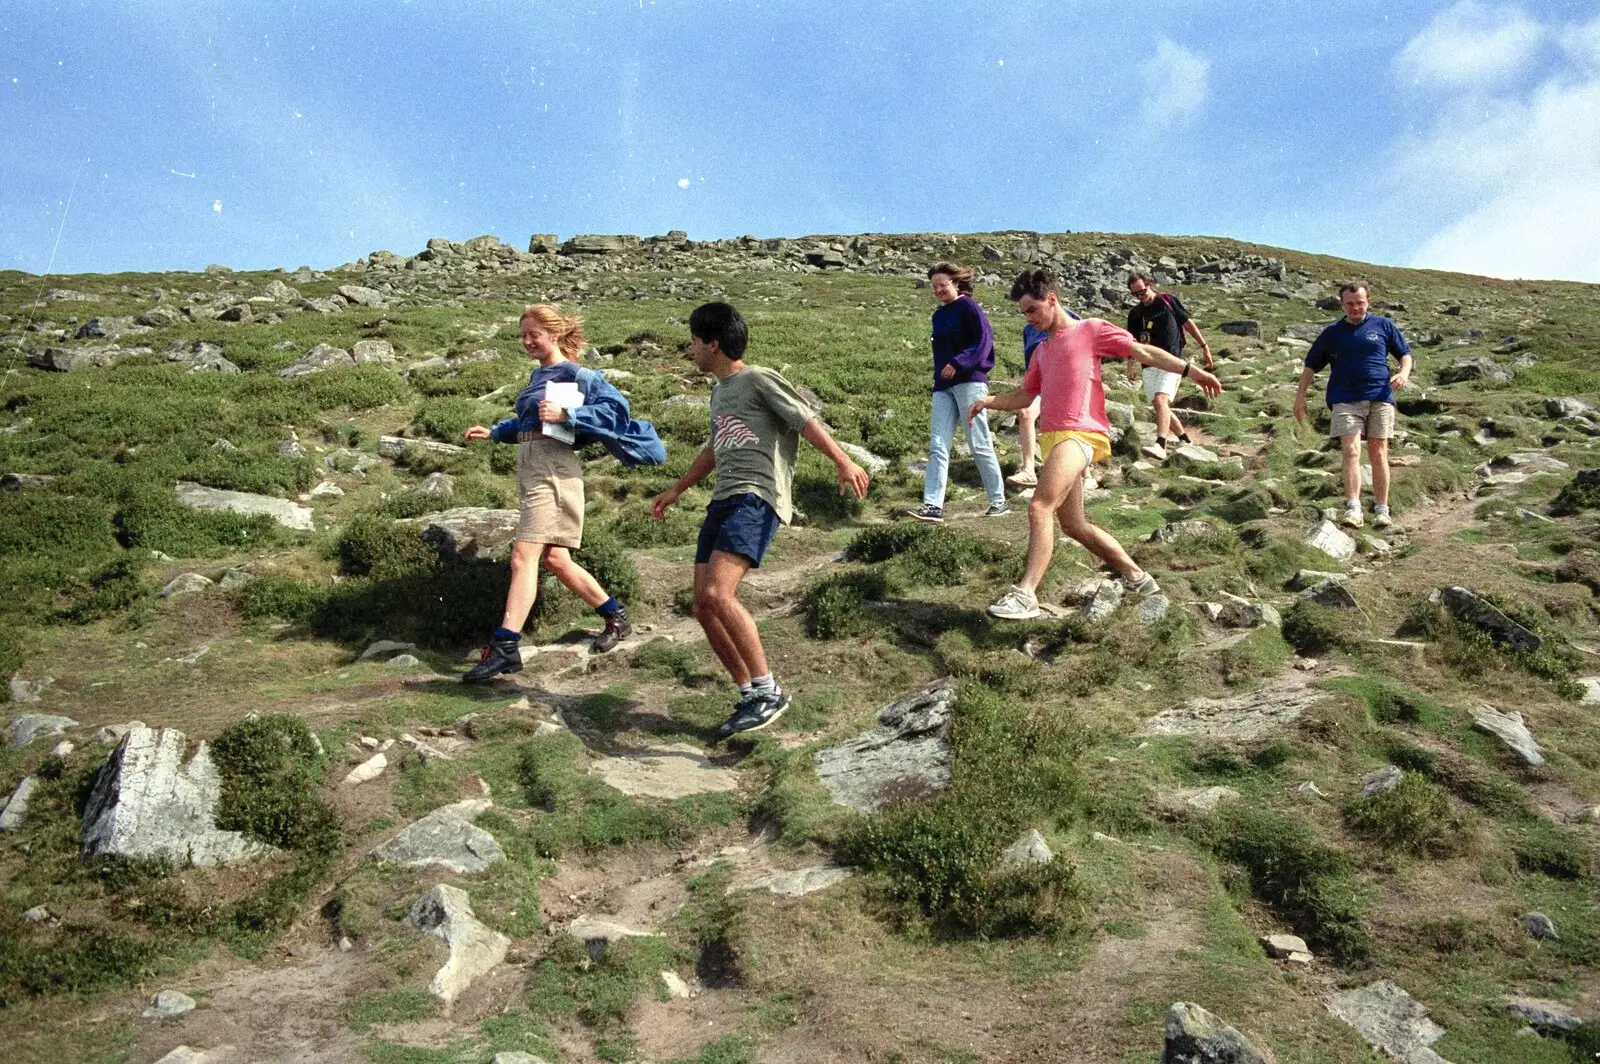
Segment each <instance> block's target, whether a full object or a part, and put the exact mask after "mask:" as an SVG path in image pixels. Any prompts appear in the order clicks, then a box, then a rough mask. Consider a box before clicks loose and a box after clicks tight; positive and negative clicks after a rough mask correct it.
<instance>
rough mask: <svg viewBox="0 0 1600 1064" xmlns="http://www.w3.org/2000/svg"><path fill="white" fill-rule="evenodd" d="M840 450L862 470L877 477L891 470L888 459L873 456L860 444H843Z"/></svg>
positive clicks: (840, 445)
mask: <svg viewBox="0 0 1600 1064" xmlns="http://www.w3.org/2000/svg"><path fill="white" fill-rule="evenodd" d="M839 448H840V450H842V451H844V453H845V454H847V455H849V456H850V457H851V458H853V459H854V460H855V463H856V465H858V466H860V467H861V468H862V469H865V470H866V471H867V472H868V473H871V474H872V475H873V476H877V475H878V474H879V473H882V472H884V471H885V470H886V469H888V468H889V460H888V459H887V458H882V457H880V456H878V455H875V454H873V453H872V452H871V451H869V450H867V449H866V448H865V447H862V446H861V445H860V444H856V443H841V444H839Z"/></svg>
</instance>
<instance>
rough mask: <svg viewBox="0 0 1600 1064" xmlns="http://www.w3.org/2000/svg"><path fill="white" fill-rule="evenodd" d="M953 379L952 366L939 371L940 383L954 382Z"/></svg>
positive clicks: (954, 369)
mask: <svg viewBox="0 0 1600 1064" xmlns="http://www.w3.org/2000/svg"><path fill="white" fill-rule="evenodd" d="M955 378H956V368H955V366H953V365H950V366H946V367H945V368H944V369H942V370H940V371H939V379H940V380H942V381H951V380H955Z"/></svg>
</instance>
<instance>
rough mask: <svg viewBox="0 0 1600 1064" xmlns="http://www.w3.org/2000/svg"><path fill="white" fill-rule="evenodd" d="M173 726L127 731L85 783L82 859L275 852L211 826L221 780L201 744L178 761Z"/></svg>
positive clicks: (179, 739) (198, 859)
mask: <svg viewBox="0 0 1600 1064" xmlns="http://www.w3.org/2000/svg"><path fill="white" fill-rule="evenodd" d="M184 746H185V737H184V734H183V732H181V731H178V730H177V729H176V728H161V729H153V728H146V727H142V726H140V727H129V728H128V730H127V732H126V733H125V734H124V735H123V737H122V741H121V742H120V743H118V744H117V748H116V749H115V750H113V751H112V753H111V756H110V757H109V758H107V759H106V763H105V764H104V765H102V766H101V767H100V770H99V771H98V772H97V773H96V774H95V776H94V780H93V782H92V783H91V785H90V791H89V800H88V802H87V803H86V804H85V806H84V811H83V843H82V846H81V850H80V854H81V856H82V858H83V859H84V860H85V861H88V860H91V859H93V858H95V857H100V856H102V855H105V854H117V855H119V856H123V857H166V858H169V859H171V860H173V861H176V862H177V863H179V864H180V865H181V864H184V863H191V864H196V865H201V866H208V865H217V864H228V863H232V862H234V861H242V860H245V859H247V858H251V857H259V856H263V855H265V854H269V853H273V852H275V851H273V849H272V847H270V846H264V845H262V844H261V843H259V842H253V841H251V840H249V839H246V838H245V837H244V836H243V835H241V834H239V832H237V831H219V830H218V829H217V827H216V820H215V817H216V808H217V801H218V800H219V799H220V798H221V796H222V780H221V778H220V777H219V776H218V775H217V769H216V766H215V765H214V764H212V761H211V752H210V748H209V747H208V746H207V745H206V743H204V742H201V743H200V744H199V746H198V747H197V748H196V749H195V753H194V757H192V758H190V760H189V763H188V764H187V765H185V764H184V763H183V752H184Z"/></svg>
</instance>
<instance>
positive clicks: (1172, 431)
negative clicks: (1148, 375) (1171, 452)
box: [1151, 392, 1183, 439]
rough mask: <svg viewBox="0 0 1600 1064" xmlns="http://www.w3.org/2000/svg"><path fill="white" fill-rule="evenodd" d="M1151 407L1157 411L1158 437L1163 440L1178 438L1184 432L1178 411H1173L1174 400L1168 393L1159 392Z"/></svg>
mask: <svg viewBox="0 0 1600 1064" xmlns="http://www.w3.org/2000/svg"><path fill="white" fill-rule="evenodd" d="M1151 405H1152V406H1154V407H1155V411H1156V435H1157V436H1160V437H1161V438H1163V439H1175V438H1177V436H1178V434H1179V433H1180V432H1182V431H1183V424H1182V422H1180V421H1179V420H1178V414H1177V411H1175V410H1173V409H1172V399H1171V398H1170V397H1169V396H1168V395H1167V393H1166V392H1157V393H1156V397H1155V398H1154V399H1153V400H1151Z"/></svg>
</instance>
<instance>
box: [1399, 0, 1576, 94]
mask: <svg viewBox="0 0 1600 1064" xmlns="http://www.w3.org/2000/svg"><path fill="white" fill-rule="evenodd" d="M1543 37H1544V27H1542V26H1540V25H1539V24H1538V23H1537V22H1534V21H1533V20H1532V19H1530V18H1529V17H1528V16H1527V15H1525V14H1523V13H1522V11H1521V10H1520V9H1519V8H1515V7H1493V6H1490V5H1488V4H1480V3H1477V2H1475V0H1461V2H1460V3H1458V4H1456V5H1455V6H1453V7H1449V8H1446V9H1445V10H1443V11H1441V12H1439V14H1437V15H1435V16H1434V18H1433V21H1432V22H1430V23H1428V25H1427V27H1426V28H1425V29H1424V30H1423V31H1422V32H1421V33H1419V34H1417V35H1416V36H1415V37H1413V38H1411V40H1410V41H1409V42H1407V43H1406V46H1405V47H1404V48H1402V49H1401V50H1400V54H1399V56H1397V57H1396V59H1395V64H1396V66H1398V67H1399V69H1400V73H1401V75H1402V76H1403V77H1404V78H1405V79H1406V80H1408V81H1411V82H1413V83H1415V84H1418V85H1425V86H1429V87H1435V88H1446V89H1459V88H1465V87H1468V86H1473V85H1494V84H1498V83H1501V82H1504V81H1506V80H1507V79H1509V78H1511V77H1514V76H1515V75H1517V74H1519V73H1521V72H1522V71H1523V70H1524V69H1525V68H1526V67H1527V66H1528V64H1529V62H1530V61H1531V60H1532V59H1533V58H1534V56H1535V55H1536V54H1537V52H1538V49H1539V44H1540V42H1541V41H1542V39H1543Z"/></svg>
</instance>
